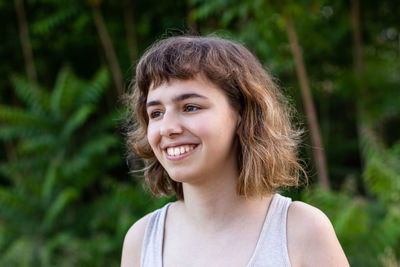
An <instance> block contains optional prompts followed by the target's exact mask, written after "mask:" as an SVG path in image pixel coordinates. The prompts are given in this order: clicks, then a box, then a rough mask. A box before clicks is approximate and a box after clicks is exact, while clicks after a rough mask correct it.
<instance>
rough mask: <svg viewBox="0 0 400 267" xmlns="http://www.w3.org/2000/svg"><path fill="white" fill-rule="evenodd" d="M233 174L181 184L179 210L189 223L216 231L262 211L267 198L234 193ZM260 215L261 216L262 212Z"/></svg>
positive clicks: (234, 178)
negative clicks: (201, 181)
mask: <svg viewBox="0 0 400 267" xmlns="http://www.w3.org/2000/svg"><path fill="white" fill-rule="evenodd" d="M237 177H238V175H237V173H235V172H232V173H226V172H225V173H224V174H219V175H218V176H214V177H208V179H205V180H204V181H205V182H204V183H201V184H195V185H192V184H183V192H184V201H183V202H181V205H180V211H181V212H182V213H183V214H182V215H183V216H184V218H185V219H187V220H188V222H190V223H191V224H192V225H193V226H195V227H196V226H197V227H201V228H202V229H203V230H206V231H212V232H214V231H216V232H219V231H221V230H223V229H226V228H227V226H229V225H231V226H234V225H235V224H236V225H237V224H238V223H239V224H241V223H243V222H245V221H247V220H248V219H251V218H252V217H253V216H260V212H261V214H264V212H263V211H265V212H266V210H267V208H268V203H269V200H270V197H264V198H260V197H258V198H245V197H244V196H239V195H238V194H237V192H236V183H237ZM262 216H263V215H262Z"/></svg>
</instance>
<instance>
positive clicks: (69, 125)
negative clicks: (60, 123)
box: [61, 105, 94, 139]
mask: <svg viewBox="0 0 400 267" xmlns="http://www.w3.org/2000/svg"><path fill="white" fill-rule="evenodd" d="M93 111H94V106H91V105H85V106H82V107H80V108H79V109H78V110H77V111H75V113H74V114H72V116H71V118H70V119H69V120H68V121H67V122H66V124H65V126H64V128H63V129H62V132H61V138H62V139H65V138H68V137H69V136H70V135H71V134H72V133H73V132H74V131H75V130H77V129H78V128H79V127H81V126H82V125H83V124H84V123H85V122H86V120H87V119H88V118H89V116H90V115H91V114H92V113H93Z"/></svg>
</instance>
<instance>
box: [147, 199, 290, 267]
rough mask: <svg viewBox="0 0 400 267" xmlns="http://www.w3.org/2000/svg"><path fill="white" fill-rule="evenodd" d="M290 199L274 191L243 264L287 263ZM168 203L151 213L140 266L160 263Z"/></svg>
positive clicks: (264, 266)
mask: <svg viewBox="0 0 400 267" xmlns="http://www.w3.org/2000/svg"><path fill="white" fill-rule="evenodd" d="M291 202H292V200H291V199H290V198H287V197H283V196H281V195H279V194H275V195H274V196H273V198H272V200H271V204H270V206H269V209H268V213H267V216H266V217H265V221H264V225H263V227H262V230H261V233H260V236H259V238H258V242H257V245H256V248H255V250H254V252H253V255H252V257H251V258H250V261H249V263H248V264H247V266H246V267H280V266H285V267H290V261H289V254H288V249H287V241H286V218H287V211H288V208H289V205H290V203H291ZM170 204H171V203H168V204H167V205H165V206H164V207H163V208H161V209H158V210H156V211H154V212H153V213H152V215H151V216H150V218H149V221H148V223H147V227H146V230H145V233H144V239H143V245H142V255H141V263H140V266H141V267H162V265H163V264H162V248H163V237H164V223H165V215H166V213H167V209H168V206H169V205H170Z"/></svg>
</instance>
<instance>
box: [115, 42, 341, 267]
mask: <svg viewBox="0 0 400 267" xmlns="http://www.w3.org/2000/svg"><path fill="white" fill-rule="evenodd" d="M285 103H286V102H285V99H284V97H283V96H282V94H281V92H280V91H279V88H278V87H277V86H276V85H275V84H274V83H273V81H272V79H271V77H270V76H269V75H268V74H267V73H266V72H265V71H264V70H263V68H262V66H261V64H260V63H259V62H258V60H257V59H256V58H255V57H254V56H253V55H252V54H251V53H250V52H249V51H248V50H247V49H246V48H244V47H243V46H241V45H239V44H237V43H235V42H232V41H229V40H223V39H219V38H216V37H189V36H180V37H170V38H167V39H165V40H161V41H159V42H158V43H156V44H155V45H154V46H153V47H151V48H150V49H149V50H148V51H147V52H146V53H145V54H144V56H143V57H142V58H141V60H140V62H139V64H138V66H137V70H136V79H135V82H134V88H133V93H132V95H131V97H130V105H132V107H133V109H134V120H135V121H136V125H134V127H133V130H132V131H131V132H129V134H128V146H129V148H130V150H131V151H132V152H134V153H135V154H136V155H138V156H139V157H141V158H143V159H144V160H145V164H146V167H145V179H146V182H147V184H148V186H149V188H150V189H151V190H152V192H153V193H155V194H164V195H169V194H175V195H176V196H177V198H178V200H177V201H176V202H173V203H169V204H167V205H166V206H164V207H163V208H161V209H159V210H156V211H154V212H153V213H150V214H148V215H146V216H145V217H143V218H142V219H140V220H139V221H137V222H136V223H135V224H134V225H133V226H132V227H131V229H130V230H129V231H128V233H127V234H126V237H125V241H124V245H123V252H122V264H121V266H122V267H132V266H141V267H162V266H164V267H179V266H185V267H186V266H191V267H196V266H207V267H213V266H215V267H223V266H229V267H235V266H238V267H263V266H274V267H277V266H293V267H295V266H348V262H347V259H346V256H345V254H344V252H343V250H342V248H341V246H340V244H339V242H338V240H337V238H336V235H335V232H334V230H333V227H332V225H331V223H330V221H329V219H328V218H327V217H326V216H325V215H324V214H323V213H322V212H321V211H320V210H318V209H316V208H314V207H312V206H309V205H307V204H305V203H302V202H297V201H295V202H292V201H291V199H289V198H286V197H283V196H281V195H279V194H278V193H276V192H277V190H278V189H279V188H280V187H287V186H295V185H297V184H298V177H299V172H300V171H301V170H302V169H301V166H300V165H299V163H298V160H297V157H296V151H297V144H298V136H299V134H298V131H297V130H295V129H294V128H293V127H292V125H291V124H290V113H289V110H288V107H287V106H286V104H285Z"/></svg>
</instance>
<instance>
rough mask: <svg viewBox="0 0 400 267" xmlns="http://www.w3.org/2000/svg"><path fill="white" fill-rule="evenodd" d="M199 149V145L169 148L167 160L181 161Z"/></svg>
mask: <svg viewBox="0 0 400 267" xmlns="http://www.w3.org/2000/svg"><path fill="white" fill-rule="evenodd" d="M196 147H197V145H179V146H174V147H168V148H167V149H166V150H165V152H166V154H167V158H168V159H171V160H179V159H182V158H184V157H186V156H187V155H189V154H191V152H192V151H193V150H194V149H195V148H196Z"/></svg>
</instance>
